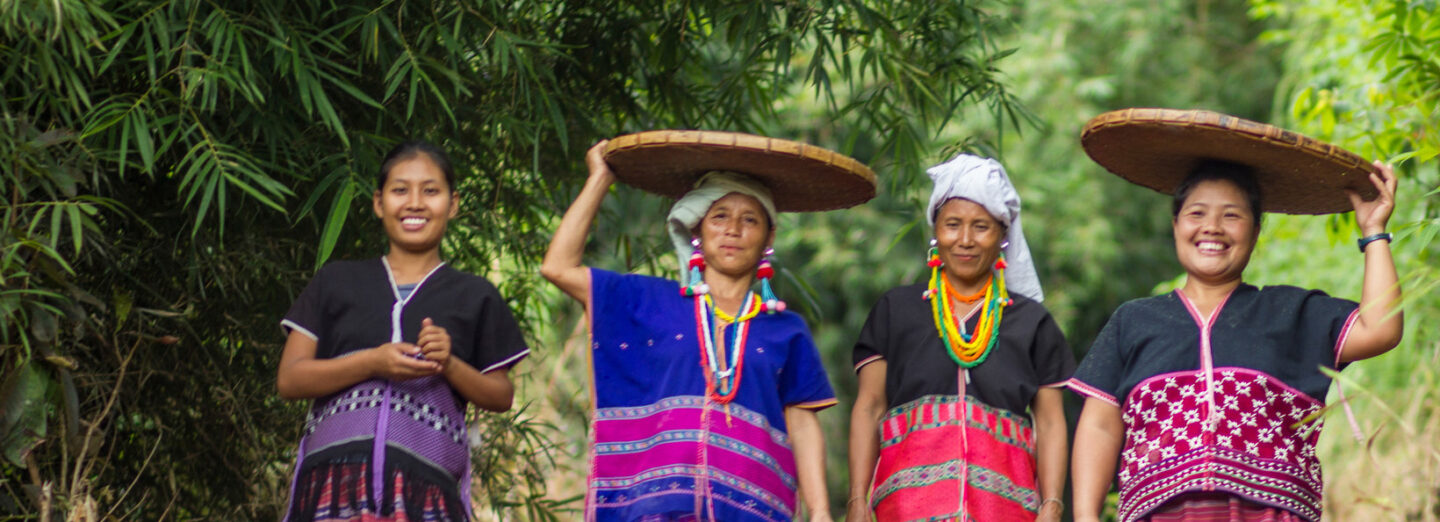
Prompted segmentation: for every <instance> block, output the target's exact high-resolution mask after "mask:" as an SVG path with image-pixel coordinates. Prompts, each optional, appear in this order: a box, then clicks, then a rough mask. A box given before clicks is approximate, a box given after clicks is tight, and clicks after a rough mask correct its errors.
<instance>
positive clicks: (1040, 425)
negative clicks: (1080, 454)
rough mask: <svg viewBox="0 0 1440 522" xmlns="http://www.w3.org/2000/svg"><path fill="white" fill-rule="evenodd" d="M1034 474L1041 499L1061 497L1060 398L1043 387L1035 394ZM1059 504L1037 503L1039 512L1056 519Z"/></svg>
mask: <svg viewBox="0 0 1440 522" xmlns="http://www.w3.org/2000/svg"><path fill="white" fill-rule="evenodd" d="M1033 409H1034V412H1035V446H1036V448H1035V453H1036V464H1037V468H1038V469H1036V475H1037V477H1036V478H1037V479H1038V480H1037V482H1038V484H1037V485H1038V486H1039V488H1040V498H1041V500H1042V501H1046V500H1049V499H1056V500H1061V496H1062V495H1064V493H1065V471H1066V465H1067V464H1068V461H1069V459H1068V457H1069V441H1068V440H1067V439H1066V430H1065V411H1064V399H1063V397H1062V395H1061V392H1060V390H1058V389H1053V388H1050V389H1043V390H1040V392H1039V393H1038V394H1036V396H1035V405H1034V408H1033ZM1060 507H1061V504H1058V503H1055V502H1045V503H1043V504H1041V506H1040V511H1041V514H1042V515H1045V516H1049V517H1053V518H1052V519H1053V520H1059V516H1060V511H1063V509H1060Z"/></svg>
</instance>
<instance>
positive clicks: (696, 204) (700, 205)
mask: <svg viewBox="0 0 1440 522" xmlns="http://www.w3.org/2000/svg"><path fill="white" fill-rule="evenodd" d="M734 193H740V194H744V195H746V196H750V197H752V198H755V199H756V200H758V201H760V206H762V207H765V214H766V217H768V218H769V220H770V226H771V227H774V226H775V198H774V197H772V196H771V195H770V189H768V188H766V187H765V185H762V184H760V182H758V181H755V179H754V178H751V177H749V176H746V175H744V174H736V173H734V172H724V171H715V172H711V173H708V174H706V175H704V176H701V177H700V179H699V180H697V181H696V182H695V188H694V189H692V190H691V191H690V192H686V193H685V195H684V196H682V197H681V198H680V199H679V200H676V201H675V205H674V206H671V207H670V216H669V217H668V218H666V220H665V222H666V224H667V225H666V228H667V229H668V231H669V232H670V242H671V243H673V244H674V245H675V255H676V256H678V257H679V258H680V286H686V285H689V284H690V283H691V281H690V280H689V279H690V253H691V252H694V251H695V247H694V246H693V245H691V244H690V239H691V237H693V236H692V234H693V233H692V232H691V230H694V229H695V225H698V224H700V220H701V219H703V218H704V217H705V213H706V212H709V211H710V205H714V204H715V202H716V201H718V200H719V199H720V198H723V197H725V196H727V195H730V194H734Z"/></svg>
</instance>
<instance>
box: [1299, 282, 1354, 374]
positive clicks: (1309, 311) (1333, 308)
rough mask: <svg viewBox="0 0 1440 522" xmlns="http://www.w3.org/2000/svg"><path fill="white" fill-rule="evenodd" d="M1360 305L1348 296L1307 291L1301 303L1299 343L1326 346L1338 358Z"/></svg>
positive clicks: (1301, 344)
mask: <svg viewBox="0 0 1440 522" xmlns="http://www.w3.org/2000/svg"><path fill="white" fill-rule="evenodd" d="M1359 311H1360V305H1359V303H1356V302H1354V301H1351V300H1348V299H1340V298H1336V297H1331V296H1329V295H1327V294H1326V293H1325V292H1321V291H1319V290H1311V291H1309V292H1306V294H1305V297H1304V298H1303V299H1302V300H1301V305H1300V325H1299V327H1298V328H1297V330H1298V333H1299V334H1300V335H1301V336H1303V337H1304V338H1303V339H1300V341H1299V343H1300V346H1325V347H1328V348H1329V349H1330V355H1332V356H1333V357H1334V359H1335V360H1338V359H1339V357H1340V349H1341V348H1343V347H1344V346H1345V338H1346V337H1348V336H1349V334H1350V328H1352V327H1353V326H1354V325H1355V320H1356V319H1357V318H1358V317H1359Z"/></svg>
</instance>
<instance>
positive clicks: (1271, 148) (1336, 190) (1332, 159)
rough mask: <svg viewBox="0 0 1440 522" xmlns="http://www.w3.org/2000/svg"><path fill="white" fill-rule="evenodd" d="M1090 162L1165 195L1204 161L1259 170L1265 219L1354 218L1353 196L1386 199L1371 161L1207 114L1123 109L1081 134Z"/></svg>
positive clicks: (1308, 140) (1275, 129)
mask: <svg viewBox="0 0 1440 522" xmlns="http://www.w3.org/2000/svg"><path fill="white" fill-rule="evenodd" d="M1080 144H1081V145H1082V146H1083V147H1084V148H1085V152H1086V153H1087V154H1089V155H1090V158H1091V159H1093V160H1095V162H1096V163H1099V164H1100V165H1101V166H1103V167H1105V169H1106V170H1109V171H1110V172H1111V173H1113V174H1115V175H1118V176H1120V177H1122V178H1125V179H1126V180H1128V181H1130V182H1132V183H1135V184H1137V185H1141V186H1144V187H1149V188H1151V189H1154V190H1156V191H1158V192H1161V193H1163V194H1173V193H1174V192H1175V188H1176V186H1177V185H1179V184H1180V182H1181V181H1183V180H1184V179H1185V176H1187V175H1189V174H1190V172H1191V171H1192V170H1194V169H1195V167H1196V166H1197V165H1198V164H1199V163H1200V162H1201V161H1204V160H1207V159H1215V160H1223V161H1229V162H1233V163H1238V164H1241V165H1246V166H1249V167H1251V168H1253V169H1255V178H1256V181H1258V182H1259V184H1260V190H1261V192H1262V199H1263V201H1264V206H1263V208H1262V209H1261V210H1262V211H1264V212H1280V213H1284V214H1331V213H1338V212H1349V211H1350V210H1353V207H1352V205H1351V203H1350V199H1349V197H1348V196H1347V195H1346V194H1345V190H1346V189H1349V190H1354V191H1356V192H1358V193H1359V194H1360V196H1361V197H1362V198H1364V199H1366V200H1371V199H1374V198H1375V197H1376V196H1378V195H1379V191H1378V190H1376V188H1375V186H1374V185H1373V184H1372V183H1371V182H1370V180H1369V175H1370V173H1372V172H1375V168H1374V166H1372V165H1370V163H1369V162H1366V161H1365V159H1364V158H1361V157H1360V156H1358V155H1356V154H1354V153H1352V152H1350V151H1347V150H1345V149H1342V148H1340V147H1336V146H1334V145H1331V144H1329V143H1325V142H1322V141H1319V140H1316V139H1313V138H1309V137H1306V136H1303V135H1300V134H1297V133H1294V132H1291V131H1287V130H1285V129H1281V128H1279V127H1275V126H1272V125H1267V124H1264V123H1259V122H1254V121H1250V120H1246V119H1243V118H1237V117H1234V116H1229V115H1225V114H1220V113H1216V112H1211V111H1200V110H1175V109H1123V110H1118V111H1111V112H1107V113H1104V114H1101V115H1099V116H1096V117H1095V118H1093V119H1091V120H1090V122H1089V123H1086V124H1085V128H1084V130H1082V131H1081V133H1080Z"/></svg>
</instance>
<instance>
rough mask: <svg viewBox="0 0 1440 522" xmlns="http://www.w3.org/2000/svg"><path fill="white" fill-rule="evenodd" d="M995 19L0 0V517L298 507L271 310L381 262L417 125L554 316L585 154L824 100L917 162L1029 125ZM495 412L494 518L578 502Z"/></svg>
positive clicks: (517, 5) (860, 138) (523, 432)
mask: <svg viewBox="0 0 1440 522" xmlns="http://www.w3.org/2000/svg"><path fill="white" fill-rule="evenodd" d="M993 20H994V19H993V18H992V16H991V15H989V14H988V13H987V11H986V10H984V9H981V8H980V7H979V6H977V5H972V4H969V3H958V2H946V3H939V4H934V5H930V4H928V3H891V2H871V1H860V0H845V1H842V0H831V1H824V2H815V3H770V4H765V3H752V2H730V1H707V2H683V3H677V2H662V3H654V2H607V3H594V2H561V1H554V2H522V1H508V2H501V1H494V2H453V1H440V0H435V1H422V2H398V1H386V2H380V3H378V4H375V3H363V4H362V3H353V2H350V3H346V2H340V3H336V2H316V1H310V0H300V1H289V2H279V1H270V0H267V1H258V2H229V1H202V0H174V1H140V2H122V3H114V2H101V3H87V2H72V1H61V2H33V1H15V2H0V63H3V64H4V65H3V66H0V126H3V128H0V131H3V132H5V133H6V135H8V136H14V137H16V139H12V140H5V141H0V161H3V162H4V164H5V167H4V168H3V176H4V195H3V196H4V197H5V198H6V200H7V205H6V207H5V211H4V219H5V225H4V227H5V228H4V233H3V235H0V281H3V284H0V336H3V341H0V342H3V345H4V351H3V352H0V368H3V369H4V377H5V378H4V379H0V383H4V386H3V387H0V393H3V394H4V395H3V396H0V400H3V401H5V404H17V405H22V406H17V407H15V408H10V407H7V409H6V416H5V417H4V421H5V424H4V425H3V426H0V428H4V429H3V430H0V436H4V437H7V438H6V443H5V449H6V452H7V454H8V455H15V456H17V458H18V462H17V461H16V459H10V460H7V461H5V462H3V463H0V471H3V478H0V492H3V493H0V514H5V515H9V514H16V515H20V516H25V514H34V513H42V512H43V513H45V514H47V515H54V516H56V517H59V516H77V517H84V516H93V517H107V518H146V519H166V518H180V519H191V518H216V519H235V518H243V519H274V518H277V517H278V516H279V513H280V510H281V508H282V502H283V499H284V496H285V491H286V483H287V481H288V473H289V471H288V467H289V466H290V464H291V462H292V459H293V445H294V443H295V442H296V440H297V439H298V431H299V429H298V428H299V423H300V422H301V419H302V418H303V415H302V413H301V410H302V407H303V405H300V404H292V403H286V402H283V401H281V400H279V399H278V398H277V397H275V396H274V392H273V391H272V390H273V384H272V381H271V375H274V372H275V367H276V364H277V362H278V356H279V351H280V345H279V342H280V338H279V337H278V336H277V334H276V330H275V324H276V321H277V319H278V317H279V316H280V314H281V313H282V312H283V311H284V310H285V309H286V307H287V306H288V305H289V303H290V302H291V300H292V299H293V297H294V295H295V294H296V293H297V292H298V290H299V289H300V288H301V287H302V286H303V284H304V283H305V281H306V280H307V279H308V276H309V274H311V273H312V272H313V270H314V269H315V268H316V267H318V266H319V265H321V264H323V263H324V262H325V260H327V259H330V258H332V257H359V256H373V255H377V254H379V253H380V252H382V251H383V248H384V241H383V236H382V235H381V234H380V233H379V232H378V231H377V230H376V229H375V227H373V226H366V225H367V224H366V223H365V220H366V216H367V214H368V210H366V207H367V206H368V205H366V204H365V203H366V199H367V198H366V197H365V196H366V195H367V194H369V193H371V191H372V190H373V189H372V187H373V186H374V185H373V183H375V181H373V177H372V176H373V172H374V170H375V169H376V167H377V164H378V159H379V155H380V154H381V153H383V151H384V150H386V149H387V148H389V146H390V145H391V144H392V143H394V142H395V141H398V140H400V139H404V138H408V137H424V138H429V139H431V140H432V141H437V142H440V144H441V145H442V146H444V147H446V148H447V149H448V150H449V151H450V152H451V154H452V157H453V159H454V160H455V163H456V164H457V165H458V166H460V169H461V171H462V176H461V178H462V179H461V181H460V182H459V183H458V185H459V186H458V187H457V188H458V189H459V190H460V193H461V198H462V205H463V209H462V215H461V216H460V217H459V218H458V219H457V220H455V221H454V222H453V226H452V228H451V230H450V233H449V235H448V236H447V238H446V241H445V244H444V250H445V254H446V257H447V258H448V259H450V260H451V262H452V263H453V264H455V265H457V266H458V267H459V268H461V269H464V270H468V271H472V272H477V273H482V274H485V275H486V276H487V277H490V278H491V279H492V280H494V281H495V282H496V283H497V284H498V285H499V286H500V288H501V290H502V292H503V293H504V295H506V296H508V297H509V298H510V299H511V305H512V306H513V307H514V308H515V309H516V310H517V311H518V312H519V315H520V316H521V317H522V321H524V322H525V323H526V325H527V326H528V327H530V328H531V329H539V328H540V327H541V326H542V325H544V324H546V322H547V321H549V320H550V319H552V317H553V316H554V314H553V313H552V312H551V311H550V310H549V308H548V307H549V305H550V304H551V302H552V301H551V300H550V297H549V296H550V295H552V294H550V292H551V290H549V289H548V286H543V285H541V284H540V281H539V278H537V277H535V265H536V263H537V262H538V259H539V257H540V256H539V254H540V252H541V251H542V250H543V248H544V246H545V244H546V242H547V240H548V236H549V229H550V227H551V226H553V222H554V218H555V216H557V215H558V212H559V209H561V208H563V205H565V204H567V203H568V201H569V200H568V199H567V198H566V197H565V194H564V193H565V192H567V190H565V189H564V188H563V187H566V186H567V184H570V183H572V182H573V181H575V180H576V179H578V178H577V176H576V175H575V173H578V172H580V163H581V157H580V154H579V151H581V150H584V148H585V146H586V145H587V144H588V143H590V142H592V141H594V140H595V139H598V138H600V137H606V136H611V135H614V134H616V133H619V132H621V131H626V130H642V129H648V128H656V127H690V128H695V127H702V128H719V129H727V130H760V131H765V130H774V129H778V128H781V127H782V125H783V120H784V118H785V115H784V111H783V110H782V109H781V107H783V106H784V105H785V100H788V99H790V98H792V97H799V96H808V97H811V99H813V100H816V101H818V103H819V104H821V107H823V108H821V109H819V110H817V111H816V112H815V113H814V114H815V115H816V119H817V121H821V122H831V121H834V122H840V123H839V124H837V127H843V129H844V130H843V132H842V133H839V134H832V135H828V136H826V137H825V138H824V139H817V140H815V141H820V142H823V143H826V144H828V145H832V146H838V147H846V146H848V145H856V146H859V145H860V144H863V146H864V147H865V150H864V151H863V152H864V154H863V156H864V157H865V159H870V160H876V161H878V162H880V163H887V164H897V165H901V166H908V167H910V168H912V169H913V168H914V167H915V166H916V165H918V163H919V162H920V158H923V157H925V156H926V154H927V153H928V150H929V148H930V147H929V144H928V141H927V140H928V138H929V136H931V135H932V134H933V132H934V131H933V129H934V128H936V127H938V126H939V125H941V124H942V123H943V122H945V121H948V120H949V119H951V118H952V117H953V116H954V114H956V111H957V110H959V109H960V108H963V107H969V106H974V105H983V106H984V107H985V108H986V110H987V111H988V113H989V114H991V115H992V117H993V118H997V119H998V118H1006V119H1009V120H1012V121H1013V120H1016V119H1020V118H1023V117H1024V115H1023V113H1021V112H1018V111H1017V110H1016V108H1015V106H1014V104H1013V100H1011V98H1010V97H1009V95H1008V94H1007V93H1006V91H1005V90H1004V88H1003V85H1002V84H1001V83H1000V82H999V80H998V73H997V71H996V68H995V64H996V61H997V60H999V59H1000V58H1002V57H1004V56H1005V54H1006V52H1004V51H1001V50H999V49H997V48H996V47H995V45H994V42H993V40H992V39H991V36H990V31H992V30H993V27H992V21H993ZM828 126H830V125H829V123H822V124H821V125H819V126H818V127H816V128H821V129H822V130H821V131H818V132H826V131H824V130H823V129H824V128H825V127H828ZM807 132H808V131H807ZM795 137H802V138H805V137H808V136H795ZM556 187H562V188H561V189H560V190H556ZM634 221H635V220H634V219H633V216H631V215H627V214H625V213H617V214H614V215H613V217H612V218H611V219H610V223H611V224H606V225H602V227H604V226H618V225H617V224H623V223H633V222H634ZM618 237H620V238H621V239H620V240H618V242H617V245H621V246H617V248H621V249H623V250H625V252H627V254H628V255H629V258H628V260H630V261H634V262H637V263H647V262H648V263H652V264H653V263H654V259H655V258H654V253H655V252H656V251H657V250H656V249H655V248H654V243H647V242H646V241H648V239H638V237H639V236H625V235H624V234H621V235H619V236H618ZM631 238H637V239H636V240H635V241H631V240H630V239H631ZM647 238H648V236H647ZM795 281H799V279H795ZM544 352H545V351H544V350H538V351H537V353H536V356H535V357H534V361H533V362H532V363H529V364H534V365H535V366H536V367H541V365H543V364H544V363H545V353H544ZM527 367H528V366H527ZM524 368H525V367H522V375H520V379H521V388H522V390H525V389H527V388H528V387H529V386H530V384H529V382H530V377H529V376H528V375H524V374H523V372H526V371H528V370H525V369H524ZM22 377H23V379H22ZM35 383H42V384H35ZM42 385H43V386H42ZM39 389H43V390H45V391H44V393H39V395H37V393H38V392H36V390H39ZM36 397H43V400H38V401H37V400H36ZM37 418H43V419H44V422H43V423H40V424H37V423H36V421H35V420H34V419H37ZM475 422H476V423H478V425H480V426H483V429H484V437H485V439H486V440H487V446H486V449H485V451H484V452H483V453H482V454H480V455H477V457H476V458H477V469H483V470H484V471H485V474H484V475H483V477H484V479H485V480H484V481H483V482H482V487H481V488H480V489H478V490H477V493H479V494H480V495H481V497H482V501H483V503H484V506H486V508H488V509H489V510H490V511H492V512H493V513H494V514H495V515H496V516H500V517H510V516H516V517H524V518H529V519H555V518H566V517H567V516H568V515H564V513H566V511H565V510H566V509H570V508H571V507H573V502H574V501H575V498H574V497H573V496H571V495H568V494H567V495H558V496H557V495H552V494H550V493H549V492H548V490H547V488H548V487H549V481H548V480H546V477H547V476H548V474H549V473H551V471H552V470H553V469H554V468H555V467H557V466H562V465H564V464H563V463H557V462H555V461H552V460H551V459H552V457H553V455H554V451H555V450H556V448H557V447H561V448H564V449H565V452H566V454H567V456H568V455H573V454H576V453H578V452H579V449H578V448H576V447H574V446H573V445H568V441H566V440H563V439H561V437H562V435H561V434H560V433H558V432H557V431H556V428H555V427H553V426H552V425H551V424H550V423H549V422H548V421H546V420H544V414H543V413H542V412H539V411H537V409H534V408H517V410H516V412H514V413H512V414H507V415H479V416H478V417H476V419H475ZM42 428H43V429H42ZM17 434H18V435H17ZM557 439H558V440H557ZM37 441H38V445H36V443H37ZM22 465H23V466H24V467H23V468H22V467H21V466H22ZM557 513H558V514H557Z"/></svg>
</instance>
